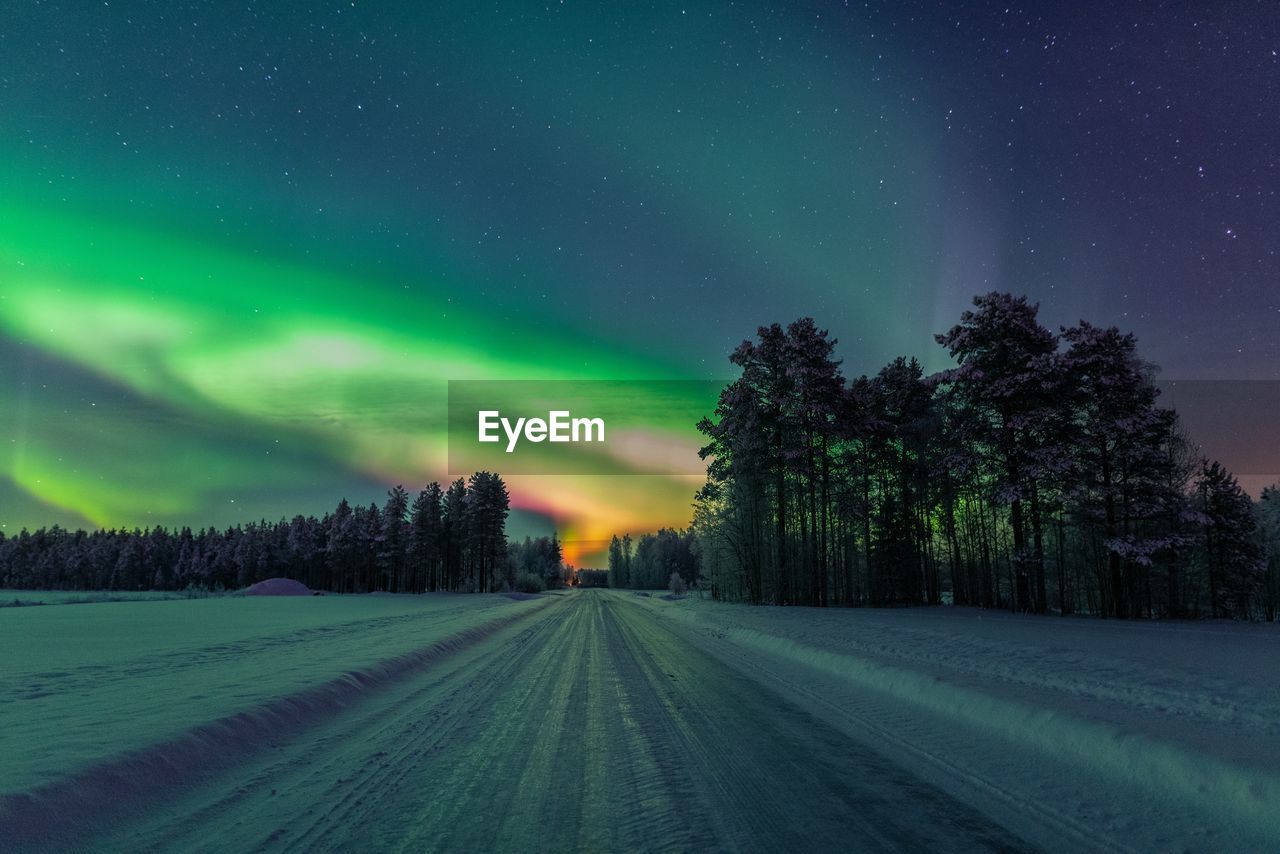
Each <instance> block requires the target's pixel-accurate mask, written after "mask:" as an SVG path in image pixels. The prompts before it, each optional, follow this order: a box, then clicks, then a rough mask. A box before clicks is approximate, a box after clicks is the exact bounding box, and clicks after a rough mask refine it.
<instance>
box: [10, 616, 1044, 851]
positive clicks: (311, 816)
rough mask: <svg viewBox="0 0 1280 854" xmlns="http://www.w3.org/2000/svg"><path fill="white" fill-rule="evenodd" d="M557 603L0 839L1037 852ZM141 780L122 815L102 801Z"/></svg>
mask: <svg viewBox="0 0 1280 854" xmlns="http://www.w3.org/2000/svg"><path fill="white" fill-rule="evenodd" d="M549 598H550V601H549V602H547V603H546V604H545V605H542V606H541V607H537V608H531V609H525V610H521V611H519V612H518V613H516V614H514V615H513V616H512V618H510V619H509V620H507V621H505V622H502V623H499V624H496V625H493V624H490V625H489V626H488V628H486V629H483V630H481V631H480V632H477V633H475V634H474V637H472V638H471V639H470V640H469V641H468V642H464V643H457V644H454V645H451V646H449V647H448V648H445V649H441V650H438V652H439V653H440V654H437V655H435V656H433V657H431V658H429V660H425V661H424V662H419V663H417V664H414V665H406V666H403V667H399V668H393V669H392V670H390V671H389V673H390V676H389V677H388V678H386V679H382V680H375V681H374V682H371V683H370V684H368V685H358V686H357V687H358V688H360V690H359V691H358V692H357V694H355V695H350V696H343V697H341V698H340V699H339V700H337V701H335V702H334V704H333V705H332V707H330V708H324V707H319V708H317V707H315V706H314V704H313V703H312V702H311V701H300V700H297V699H296V698H295V699H292V700H290V701H289V702H286V703H284V704H283V705H278V707H277V708H275V709H274V710H273V711H272V712H271V713H270V714H255V715H247V716H239V717H235V716H233V717H231V718H229V719H222V720H221V721H220V722H219V723H218V724H216V725H215V727H214V729H213V731H212V733H210V732H205V733H204V734H203V735H202V736H201V739H202V741H201V742H200V743H201V744H206V743H208V741H209V740H210V739H216V738H222V739H226V746H227V750H226V752H225V753H221V752H219V751H217V750H216V749H214V750H211V751H209V750H206V751H204V752H202V751H200V750H195V751H194V752H190V753H189V754H184V753H183V751H184V750H190V745H189V744H187V743H186V742H185V741H184V740H182V739H178V740H176V741H173V742H171V743H170V744H169V745H168V746H167V747H159V748H155V749H154V750H155V751H156V752H157V755H155V756H152V757H150V759H149V760H148V762H149V763H151V764H150V765H146V764H144V765H141V766H136V765H135V766H130V765H129V762H128V761H123V762H122V761H121V760H117V766H118V767H116V768H115V769H114V770H112V769H110V768H108V769H106V770H104V769H103V767H102V766H101V765H99V766H91V767H90V768H88V769H86V770H83V771H81V772H79V773H77V774H73V775H71V777H70V778H69V779H68V780H65V781H62V782H61V784H58V783H55V784H54V785H52V786H46V787H45V788H44V789H42V790H40V791H39V792H37V793H36V794H35V795H34V796H32V797H22V796H17V797H15V796H13V795H9V796H6V797H5V799H4V801H3V808H2V809H0V834H4V833H8V834H9V843H10V844H13V843H15V842H18V843H21V845H22V847H42V846H46V845H48V846H51V847H63V846H67V845H72V846H87V847H91V848H93V849H96V850H101V849H112V850H130V851H139V850H235V851H241V850H257V849H265V850H298V851H313V850H327V849H336V850H382V849H397V850H402V849H407V850H451V851H493V850H499V851H505V850H521V851H524V850H545V851H568V850H593V851H599V850H689V851H709V850H759V851H780V850H790V851H800V850H850V849H857V850H925V849H932V850H948V851H956V850H973V849H995V848H1000V849H1006V850H1007V849H1017V848H1023V847H1026V843H1024V842H1022V841H1021V840H1020V839H1018V838H1017V837H1015V836H1013V835H1011V834H1010V833H1008V832H1007V831H1005V830H1002V829H1001V828H1000V827H999V826H998V825H996V824H995V823H994V822H993V821H992V820H991V819H990V818H989V817H987V816H985V815H983V814H981V813H980V812H978V811H977V810H975V809H973V808H972V807H970V806H966V805H964V804H962V803H961V802H960V801H958V800H956V799H954V798H952V797H950V796H947V795H945V794H943V793H942V792H941V791H939V790H938V789H937V788H935V787H934V786H932V785H930V784H928V783H925V782H923V781H922V780H921V779H920V778H918V777H916V776H914V775H913V774H912V773H910V772H907V771H905V770H903V769H902V768H900V767H898V766H897V765H895V764H893V763H891V762H890V761H887V760H886V759H885V758H883V757H882V756H881V755H880V754H879V753H877V752H876V751H874V750H872V749H870V748H868V747H867V746H865V745H863V744H860V743H858V742H856V741H853V740H851V739H849V738H847V737H845V736H844V735H843V734H842V733H840V732H839V731H838V730H837V729H835V728H833V727H831V726H829V725H827V724H825V723H823V722H822V721H820V720H819V719H818V718H816V717H814V716H813V715H811V714H809V712H808V711H807V710H806V708H805V703H802V702H798V701H797V700H796V698H794V697H788V696H784V695H783V694H781V693H779V692H777V691H776V690H775V689H774V688H772V687H769V686H768V685H766V684H764V683H762V682H760V681H757V680H756V679H753V678H752V677H751V676H750V675H749V674H745V673H743V672H741V671H740V670H738V669H736V668H734V667H732V666H729V665H728V664H726V663H725V662H723V661H721V660H720V659H719V658H717V657H716V656H715V655H713V654H710V653H709V652H708V651H706V650H704V649H703V648H702V646H701V644H700V641H699V638H698V636H697V633H696V632H693V631H690V630H688V629H686V628H685V627H684V626H682V625H681V624H680V623H678V622H674V621H668V620H664V619H662V618H661V616H660V615H659V614H656V613H655V612H654V611H653V610H652V609H651V608H647V607H645V603H644V602H643V600H641V599H639V598H638V597H633V596H630V595H629V594H621V593H610V592H605V591H579V592H574V593H568V594H564V595H561V596H557V597H549ZM357 681H359V680H357ZM313 699H314V698H313ZM294 719H296V720H297V723H296V724H294V723H293V722H292V721H293V720H294ZM206 729H207V728H206ZM188 741H189V739H188ZM166 751H169V752H170V753H171V755H169V756H167V757H166V756H164V755H161V754H164V753H165V752H166ZM142 755H144V756H145V755H147V751H142ZM202 757H203V760H202ZM137 758H138V756H137V755H135V756H134V759H135V760H136V759H137ZM193 763H194V764H193ZM148 767H149V768H151V769H152V770H153V771H155V772H156V773H154V774H153V775H152V778H151V779H141V780H137V779H133V780H130V781H128V783H127V785H125V786H124V788H122V789H120V790H119V795H120V796H119V797H118V798H107V799H105V800H103V799H102V798H100V797H95V796H93V793H92V792H89V791H88V790H89V789H90V788H91V787H94V786H100V785H102V784H103V782H104V781H106V782H107V785H110V781H111V780H112V779H115V780H116V781H117V782H119V781H120V775H122V774H125V775H127V774H129V773H136V772H138V771H139V770H141V771H143V773H145V771H146V768H148ZM131 768H132V771H131V770H130V769H131ZM113 775H115V776H114V777H113ZM59 785H61V788H59ZM86 794H88V795H89V797H88V798H87V800H85V799H83V797H84V796H85V795H86ZM59 799H65V800H63V801H60V800H59ZM78 803H79V804H83V805H84V806H85V808H83V809H81V808H80V807H78V806H77V804H78ZM20 825H25V827H20Z"/></svg>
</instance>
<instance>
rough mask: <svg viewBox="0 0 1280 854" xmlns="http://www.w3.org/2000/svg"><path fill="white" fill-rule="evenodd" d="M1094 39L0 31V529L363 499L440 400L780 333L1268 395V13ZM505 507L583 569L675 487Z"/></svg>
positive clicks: (999, 25)
mask: <svg viewBox="0 0 1280 854" xmlns="http://www.w3.org/2000/svg"><path fill="white" fill-rule="evenodd" d="M427 5H429V8H426V6H427ZM1085 5H1086V6H1088V7H1089V8H1088V9H1084V8H1083V7H1082V6H1081V5H1080V4H1069V3H1057V4H1045V5H1044V9H1043V10H1040V11H1037V12H1035V13H1032V12H1030V11H1026V10H1022V9H1019V8H1012V9H1010V8H1008V7H1006V6H1004V5H1000V4H986V3H974V4H968V5H967V7H966V8H963V9H962V8H961V7H960V6H954V5H949V6H948V7H946V10H945V13H944V12H942V11H938V9H936V8H933V7H931V6H929V5H925V4H920V5H917V4H910V3H870V4H860V5H858V6H856V7H849V6H843V5H833V4H825V3H814V4H809V3H799V4H779V5H776V6H771V5H768V4H759V3H746V4H657V5H647V6H645V7H643V8H640V7H638V6H633V5H631V4H595V5H592V4H585V3H553V4H537V3H529V4H516V5H505V4H502V5H485V6H476V5H474V4H452V5H448V4H413V3H382V4H370V5H368V6H365V5H364V4H352V3H342V4H332V5H326V6H320V7H311V8H304V7H301V6H295V5H294V4H288V5H287V6H254V5H250V6H249V7H248V8H245V7H244V6H234V7H231V6H227V5H225V4H213V3H205V4H195V5H194V6H184V7H182V8H181V9H178V8H177V7H173V6H172V5H171V4H165V3H110V4H99V5H60V4H56V3H55V4H50V3H29V2H21V3H11V4H6V6H5V10H4V13H3V19H2V20H0V116H2V117H3V118H2V119H0V188H2V190H0V193H2V194H0V440H3V443H4V444H5V445H7V446H8V447H7V448H5V450H4V451H3V452H0V523H3V524H4V525H5V529H6V530H13V529H15V528H17V527H20V526H22V525H32V526H34V525H40V524H47V523H52V522H61V523H64V524H72V525H86V526H99V525H102V526H117V525H128V526H133V525H150V524H166V525H174V524H189V525H195V526H203V525H209V524H215V525H222V524H228V523H232V522H236V521H244V520H248V519H255V518H258V517H264V516H265V517H267V518H278V517H280V516H287V515H292V514H294V513H299V512H302V513H306V512H323V511H324V510H325V509H327V508H328V507H331V506H332V505H333V504H334V503H335V502H336V500H337V498H339V497H341V496H342V495H346V496H347V497H348V498H350V499H351V500H352V501H366V502H367V501H369V500H372V499H380V498H381V496H382V494H383V493H384V491H385V489H386V487H387V486H388V485H391V484H393V483H397V482H403V483H404V484H405V485H406V486H409V487H410V488H416V487H418V486H420V485H421V484H422V483H424V482H425V481H427V480H430V479H433V478H440V477H443V476H444V475H445V474H446V472H445V471H444V462H443V459H444V448H443V432H442V431H443V426H442V425H443V419H444V411H443V407H444V404H443V399H444V398H443V395H444V388H445V383H446V382H447V381H448V380H459V379H558V380H624V379H710V378H717V377H722V376H724V375H726V374H727V372H728V366H727V364H726V362H725V356H726V354H727V352H728V351H729V350H730V349H731V348H732V346H733V345H734V344H735V343H736V342H737V341H738V340H740V339H741V338H743V337H745V336H747V335H749V334H750V333H751V331H752V330H753V329H754V327H755V326H756V325H757V324H760V323H766V322H771V321H775V320H778V321H786V320H790V319H792V318H794V317H796V316H801V315H812V316H814V317H815V318H818V320H819V322H820V323H821V324H822V325H824V326H828V327H830V328H831V329H832V332H833V334H834V335H835V336H836V337H837V338H838V339H839V340H840V342H841V344H840V349H839V352H840V354H841V355H842V356H843V357H844V359H845V361H846V364H848V365H849V366H850V367H851V372H852V373H859V372H862V371H874V370H875V369H877V368H878V366H879V365H880V364H883V363H884V362H886V361H888V360H889V359H891V358H892V357H894V356H896V355H899V354H901V353H910V354H917V355H921V356H922V357H923V358H925V360H926V363H927V365H928V367H930V368H938V367H942V366H943V365H944V364H945V362H944V354H943V353H942V351H941V350H940V349H939V348H937V346H936V345H935V344H933V343H932V339H931V335H932V333H934V332H937V331H939V330H941V329H944V328H946V326H947V325H949V324H950V323H951V322H952V321H953V319H954V317H955V316H957V315H958V313H959V311H960V310H961V308H963V307H964V305H965V304H966V303H967V302H968V300H969V298H970V297H971V296H972V295H973V294H974V293H977V292H980V291H986V290H990V289H993V288H997V289H1008V290H1014V291H1018V292H1026V293H1028V294H1029V295H1030V296H1031V297H1032V298H1033V299H1036V300H1039V301H1040V302H1041V303H1042V305H1043V311H1044V316H1045V319H1046V322H1048V323H1050V324H1053V325H1056V324H1058V323H1071V322H1074V321H1075V320H1076V319H1078V318H1079V317H1081V316H1087V317H1090V318H1092V319H1094V320H1096V321H1097V322H1100V323H1118V324H1120V325H1122V326H1124V327H1125V328H1128V329H1132V330H1133V331H1135V332H1136V333H1137V334H1138V336H1139V339H1140V341H1141V343H1142V347H1143V352H1144V353H1145V354H1146V355H1147V356H1148V357H1149V358H1151V359H1153V360H1154V361H1156V362H1158V363H1160V364H1161V365H1162V366H1163V368H1164V371H1165V374H1166V375H1168V376H1174V377H1180V378H1191V379H1280V359H1277V356H1280V343H1278V342H1280V336H1278V335H1276V332H1277V330H1280V296H1278V294H1280V287H1278V286H1277V285H1278V283H1277V275H1276V262H1277V258H1276V247H1277V245H1280V243H1278V241H1277V238H1278V237H1280V228H1278V227H1277V224H1278V221H1280V218H1278V217H1277V213H1276V204H1277V199H1276V187H1277V186H1280V181H1277V178H1278V177H1280V176H1278V175H1277V168H1276V164H1277V147H1278V146H1280V142H1277V140H1280V113H1277V111H1276V110H1275V104H1276V103H1277V100H1278V99H1280V85H1278V84H1277V79H1278V75H1280V64H1278V63H1280V60H1278V59H1277V53H1276V51H1277V49H1280V20H1278V19H1280V15H1277V13H1276V11H1275V9H1274V7H1272V6H1269V5H1267V4H1252V3H1209V4H1196V5H1197V7H1198V8H1196V9H1194V10H1187V9H1164V8H1161V9H1158V10H1154V9H1153V10H1147V9H1139V8H1134V9H1132V10H1129V11H1125V10H1119V9H1113V8H1111V7H1110V5H1109V4H1085ZM655 427H662V428H664V429H671V430H682V429H683V430H687V432H688V434H689V436H690V440H691V441H692V440H696V434H695V433H694V432H693V429H692V425H669V424H668V425H655ZM510 480H511V485H512V497H513V504H514V506H515V507H516V508H518V510H519V511H521V513H520V519H519V520H518V522H519V524H518V525H513V531H515V532H516V533H522V532H523V531H524V530H526V529H527V530H528V531H534V530H539V529H541V530H545V529H546V528H547V527H548V526H549V525H550V524H554V525H555V526H556V527H557V528H558V529H559V531H560V533H561V536H562V537H564V539H565V540H566V541H567V543H568V544H569V553H568V556H569V558H570V559H571V560H574V561H575V562H578V561H581V562H586V563H587V564H590V563H592V562H593V560H594V559H595V557H596V556H597V551H596V550H597V548H598V545H599V543H600V541H602V540H603V539H606V538H607V537H608V536H609V534H611V533H613V532H615V531H622V530H630V531H642V530H650V529H653V528H656V527H658V526H660V525H683V524H685V523H687V520H688V513H689V502H690V498H691V494H692V491H693V489H694V488H696V485H697V483H698V478H697V477H671V476H668V477H656V476H655V477H651V476H645V477H639V476H628V477H603V476H578V475H574V476H567V475H566V476H516V477H512V478H510ZM521 526H523V527H521Z"/></svg>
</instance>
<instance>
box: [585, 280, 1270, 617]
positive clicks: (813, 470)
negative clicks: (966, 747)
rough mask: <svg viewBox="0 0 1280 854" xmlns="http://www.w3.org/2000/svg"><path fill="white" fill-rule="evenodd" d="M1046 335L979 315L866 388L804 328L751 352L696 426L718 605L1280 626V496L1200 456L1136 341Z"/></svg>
mask: <svg viewBox="0 0 1280 854" xmlns="http://www.w3.org/2000/svg"><path fill="white" fill-rule="evenodd" d="M1037 314H1038V306H1037V305H1036V304H1033V303H1030V302H1028V300H1027V298H1026V297H1019V296H1014V295H1011V294H1003V293H989V294H986V295H983V296H979V297H976V298H975V299H974V307H973V309H972V310H969V311H965V312H964V313H963V314H962V316H961V318H960V322H959V323H958V324H956V325H955V326H953V327H952V328H951V329H949V330H947V331H946V332H944V333H942V334H940V335H937V336H936V339H937V341H938V343H939V344H940V345H941V346H942V347H944V348H945V349H946V351H947V352H948V354H949V355H950V356H951V357H952V358H953V360H954V362H955V365H956V366H955V367H954V368H951V369H949V370H945V371H942V372H940V373H936V374H931V375H926V374H925V373H924V371H923V369H922V368H921V366H920V364H919V362H918V361H916V360H915V359H908V358H898V359H895V360H894V361H893V362H891V363H890V364H889V365H887V366H885V367H884V368H882V369H881V370H880V371H879V372H878V373H876V374H875V375H872V376H867V375H863V376H859V377H856V378H854V379H852V380H849V379H847V378H846V377H845V376H844V375H843V373H842V370H841V366H840V363H839V361H837V360H836V359H835V358H834V356H833V353H834V347H835V343H836V342H835V341H834V340H833V339H831V338H830V337H829V335H828V333H827V332H826V331H825V330H821V329H819V328H818V327H817V326H816V324H815V323H814V321H813V320H812V319H808V318H805V319H801V320H798V321H796V322H794V323H792V324H790V325H788V326H786V327H785V328H784V327H783V326H781V325H778V324H774V325H771V326H765V327H761V328H760V329H759V330H758V331H757V337H756V339H755V340H748V341H743V342H742V344H741V345H739V346H738V347H737V348H736V349H735V350H734V351H733V353H732V355H731V356H730V361H731V362H732V364H734V365H735V366H737V367H738V368H739V369H740V370H741V375H740V377H739V379H737V380H736V381H734V382H732V383H730V384H729V385H728V386H726V387H725V388H724V390H723V391H722V392H721V394H720V397H719V400H718V402H717V406H716V409H715V412H714V413H713V415H712V416H711V417H708V418H706V419H704V420H703V421H702V422H701V423H700V424H699V425H698V426H699V430H700V431H701V432H702V433H703V434H704V435H705V436H706V437H707V445H706V446H705V447H704V448H703V450H702V454H703V457H704V459H707V460H708V470H707V482H706V484H705V486H704V487H703V488H702V489H701V490H700V492H699V493H698V496H697V499H696V503H695V511H694V524H693V528H692V530H693V532H694V534H695V537H696V543H697V554H698V555H699V557H700V559H701V562H702V567H703V572H704V573H705V575H706V579H705V581H706V584H707V585H709V586H710V589H711V592H712V594H713V595H714V596H715V597H717V598H720V599H728V600H736V601H748V602H755V603H773V604H806V605H847V606H852V605H878V606H885V605H907V604H938V603H942V602H954V603H957V604H970V605H980V606H984V607H988V608H1007V609H1011V610H1015V611H1030V612H1036V613H1046V612H1050V611H1053V612H1057V613H1062V614H1070V613H1087V614H1097V615H1102V616H1109V617H1121V618H1126V617H1147V618H1156V617H1231V618H1238V619H1248V618H1263V619H1267V620H1271V619H1275V618H1276V612H1277V607H1278V606H1280V491H1277V489H1274V488H1273V489H1268V490H1267V491H1265V492H1264V493H1263V495H1262V497H1261V499H1260V501H1258V502H1257V503H1256V504H1255V502H1253V501H1252V499H1251V498H1250V497H1249V496H1248V495H1247V494H1246V493H1245V492H1244V490H1242V489H1241V487H1240V485H1239V483H1238V482H1237V481H1236V479H1235V477H1234V476H1232V475H1231V473H1230V472H1228V471H1227V470H1225V469H1224V468H1223V467H1222V465H1221V464H1219V463H1217V462H1212V461H1209V460H1205V459H1202V458H1201V457H1200V455H1199V453H1198V451H1197V449H1196V447H1195V446H1194V445H1192V443H1191V442H1190V441H1189V439H1188V437H1187V436H1186V435H1185V433H1184V432H1183V430H1182V428H1181V426H1180V425H1179V421H1178V416H1177V413H1176V412H1175V411H1173V410H1172V409H1167V408H1162V407H1160V406H1158V405H1157V397H1158V394H1159V391H1158V389H1157V388H1156V385H1155V383H1154V379H1153V378H1154V375H1155V368H1154V366H1152V365H1150V364H1148V363H1147V362H1144V361H1143V360H1142V359H1141V358H1140V356H1139V354H1138V351H1137V345H1136V341H1135V339H1134V336H1133V335H1131V334H1127V333H1124V332H1121V331H1120V330H1119V329H1117V328H1115V327H1106V328H1104V327H1098V326H1094V325H1092V324H1090V323H1087V322H1085V321H1081V322H1080V323H1079V324H1078V325H1076V326H1073V327H1070V328H1062V329H1060V330H1059V332H1057V333H1054V332H1052V331H1050V330H1049V329H1047V328H1045V327H1044V326H1043V325H1042V324H1041V323H1040V322H1039V320H1038V318H1037ZM612 568H613V562H612V560H611V569H612ZM624 571H625V570H624Z"/></svg>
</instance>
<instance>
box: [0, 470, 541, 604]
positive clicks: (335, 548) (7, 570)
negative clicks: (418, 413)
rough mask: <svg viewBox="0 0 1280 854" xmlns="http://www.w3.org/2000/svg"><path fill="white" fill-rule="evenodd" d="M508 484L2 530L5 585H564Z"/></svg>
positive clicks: (404, 589)
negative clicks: (189, 520)
mask: <svg viewBox="0 0 1280 854" xmlns="http://www.w3.org/2000/svg"><path fill="white" fill-rule="evenodd" d="M509 511H510V502H509V496H508V493H507V487H506V485H505V484H504V483H503V481H502V478H501V477H500V476H498V475H497V474H493V473H490V472H476V473H475V474H473V475H471V477H470V478H469V479H467V480H463V479H462V478H458V479H457V480H455V481H453V482H452V483H450V484H449V485H448V486H447V487H442V486H441V485H440V484H439V483H431V484H430V485H429V486H427V487H426V488H425V489H423V490H422V491H421V492H419V493H418V494H417V496H415V497H414V498H413V500H412V502H411V501H410V498H409V493H408V492H407V491H406V490H405V489H404V487H403V486H396V487H394V488H393V489H391V490H389V491H388V493H387V498H386V501H385V502H384V503H383V504H382V506H381V507H379V506H378V505H377V503H371V504H369V505H368V506H367V507H365V506H361V505H356V506H354V507H353V506H352V505H350V504H349V503H348V502H347V501H346V499H343V500H342V501H341V502H339V503H338V506H337V508H336V509H334V510H333V512H331V513H326V514H325V515H324V516H323V517H322V518H319V519H317V518H316V517H314V516H301V515H299V516H294V517H293V519H292V520H291V521H284V520H280V521H278V522H274V523H272V522H266V521H262V522H257V523H250V524H247V525H236V526H233V527H230V528H227V529H225V530H217V529H214V528H206V529H203V530H197V531H193V530H192V529H190V528H181V529H177V530H169V529H166V528H162V527H155V528H151V529H149V530H141V529H134V530H98V531H93V532H85V531H82V530H81V531H68V530H66V529H63V528H61V527H58V526H54V527H52V528H41V529H39V530H37V531H34V532H30V531H27V530H25V529H24V530H23V531H21V532H20V533H18V534H17V535H16V536H12V537H7V538H6V537H5V536H4V534H3V533H0V586H3V587H8V588H22V589H54V590H144V589H151V590H182V589H187V588H198V589H208V590H217V589H224V590H234V589H239V588H243V587H247V586H249V585H251V584H254V583H256V582H258V581H261V580H263V579H266V578H273V577H285V578H292V579H295V580H298V581H301V582H302V583H304V584H306V585H307V586H308V587H311V588H312V589H316V590H328V591H333V592H337V593H362V592H372V591H386V592H391V593H422V592H428V591H437V590H447V591H463V592H485V591H495V590H513V589H517V588H519V589H525V590H540V589H545V588H546V587H557V586H560V585H561V584H562V583H563V581H564V580H565V569H564V565H563V560H562V551H561V547H560V543H559V541H558V540H557V539H556V538H555V536H554V535H552V536H551V537H540V538H537V539H529V538H526V539H525V540H524V542H523V543H510V544H509V543H508V542H507V537H506V520H507V516H508V513H509Z"/></svg>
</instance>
